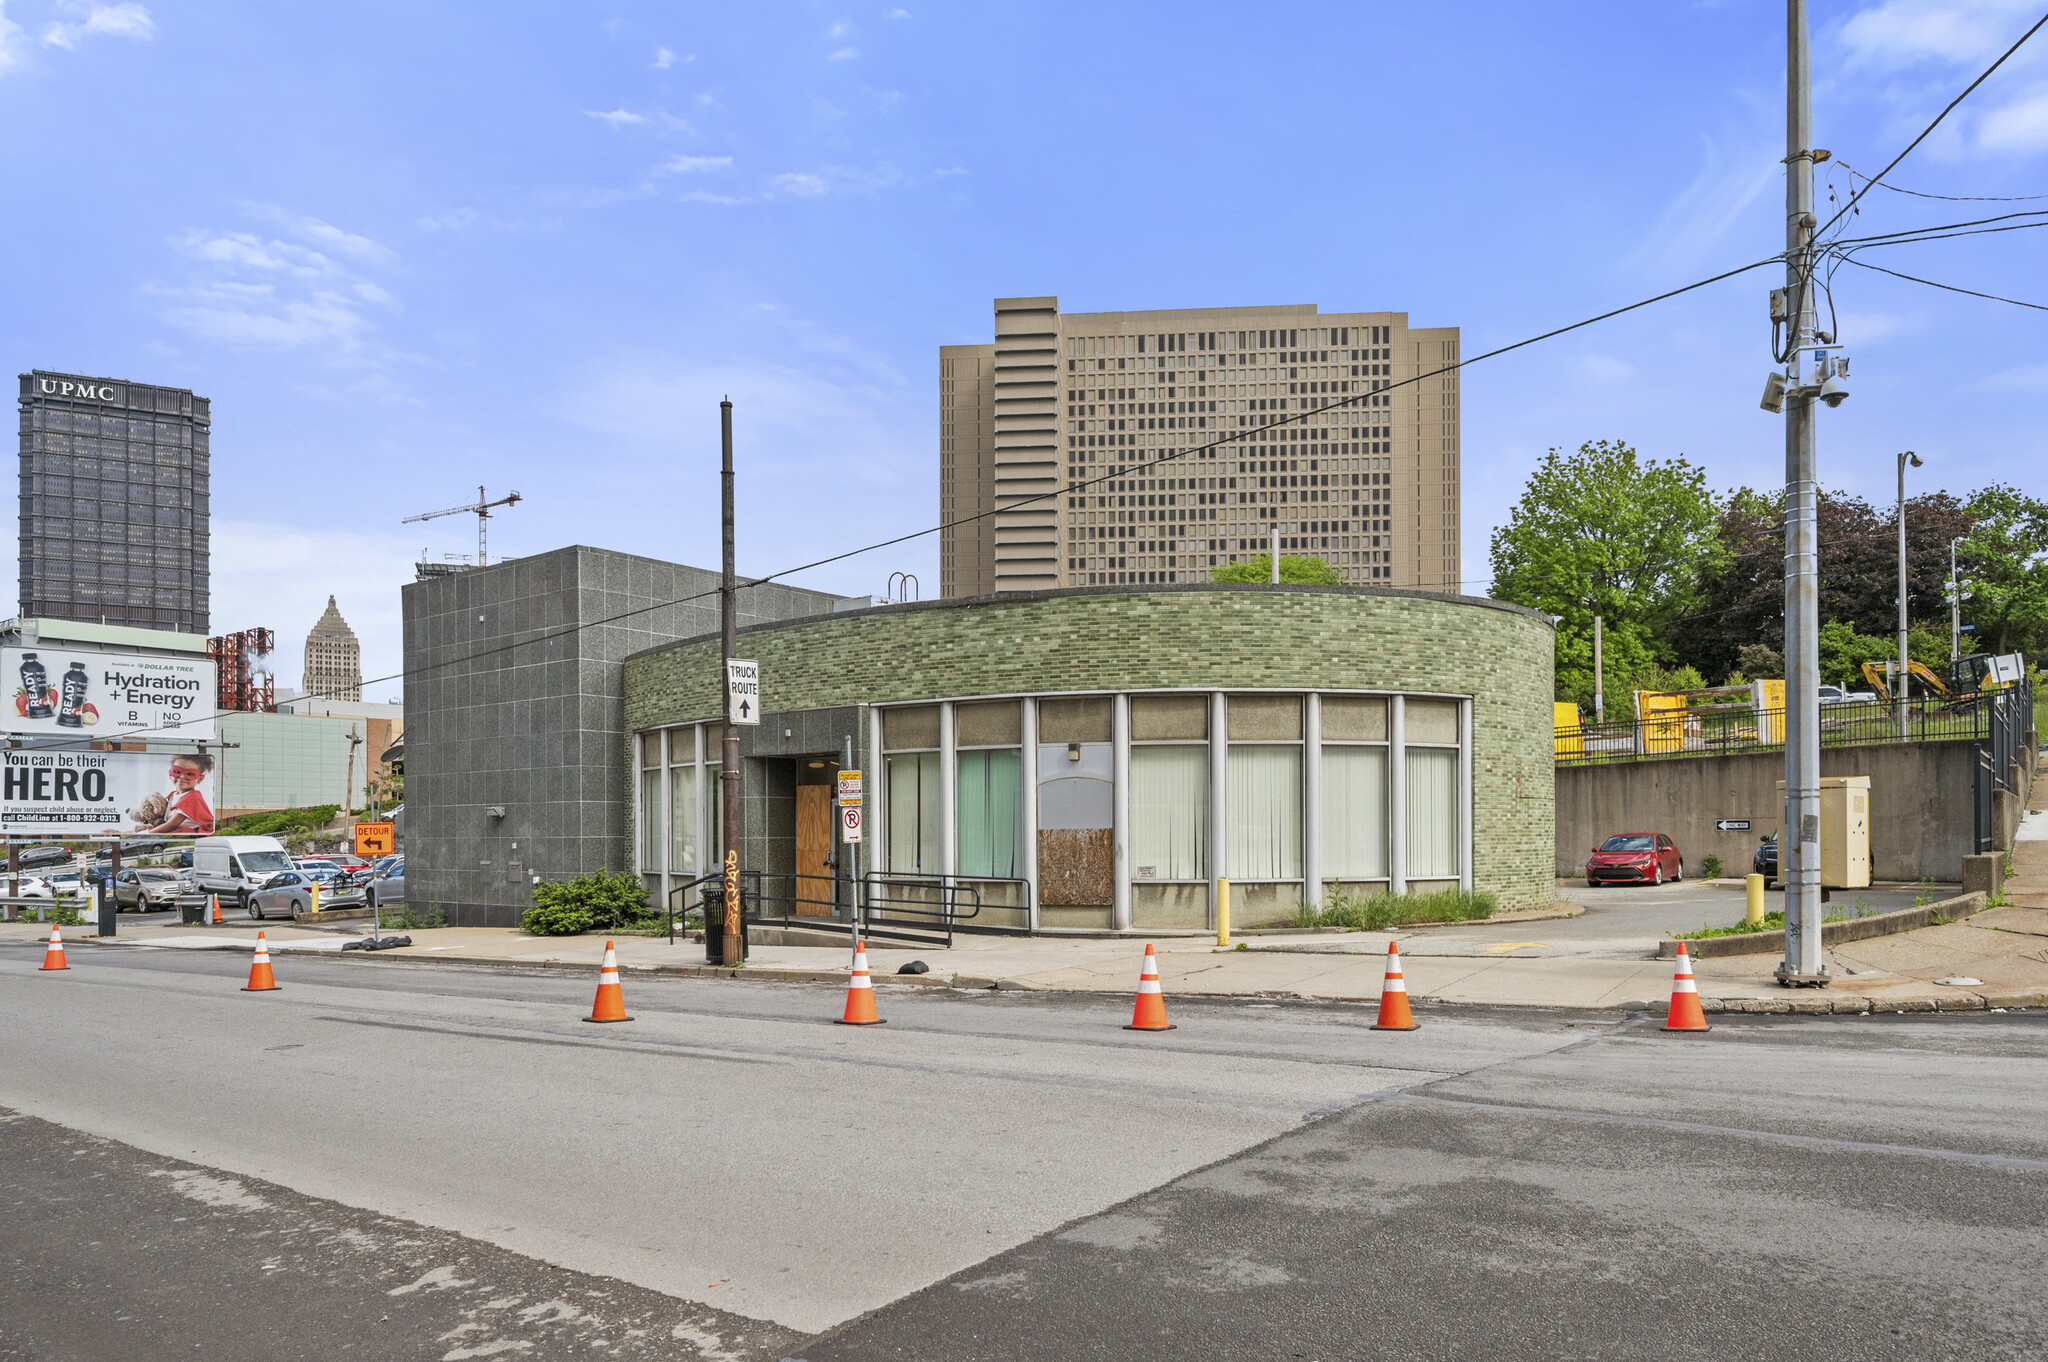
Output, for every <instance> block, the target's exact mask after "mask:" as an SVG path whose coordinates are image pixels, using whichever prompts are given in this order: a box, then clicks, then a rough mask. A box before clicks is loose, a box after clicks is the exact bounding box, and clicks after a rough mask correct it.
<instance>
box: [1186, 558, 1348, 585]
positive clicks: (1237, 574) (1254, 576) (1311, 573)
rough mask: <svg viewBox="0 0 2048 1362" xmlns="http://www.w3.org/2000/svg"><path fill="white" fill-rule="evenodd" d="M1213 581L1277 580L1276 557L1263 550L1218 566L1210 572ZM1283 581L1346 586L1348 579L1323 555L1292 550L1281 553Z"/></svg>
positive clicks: (1287, 582)
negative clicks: (1274, 559) (1327, 561)
mask: <svg viewBox="0 0 2048 1362" xmlns="http://www.w3.org/2000/svg"><path fill="white" fill-rule="evenodd" d="M1209 580H1210V581H1212V582H1270V581H1272V580H1273V557H1272V555H1271V554H1266V553H1262V554H1260V555H1259V556H1258V557H1256V558H1247V559H1245V560H1244V561H1243V562H1242V563H1232V564H1231V565H1230V566H1229V567H1220V568H1217V569H1216V570H1215V571H1214V572H1211V573H1210V574H1209ZM1280 584H1281V585H1282V586H1288V585H1293V586H1342V585H1343V584H1344V579H1343V578H1342V577H1340V576H1339V575H1338V574H1337V569H1335V568H1333V567H1331V566H1330V565H1329V564H1328V563H1326V562H1324V561H1323V560H1322V559H1320V558H1311V557H1309V556H1307V555H1305V554H1304V555H1301V556H1296V555H1294V554H1290V553H1284V554H1282V555H1280Z"/></svg>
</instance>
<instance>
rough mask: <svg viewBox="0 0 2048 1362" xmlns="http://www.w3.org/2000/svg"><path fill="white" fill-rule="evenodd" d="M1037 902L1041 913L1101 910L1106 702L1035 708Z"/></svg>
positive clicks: (1110, 777) (1107, 888) (1111, 772)
mask: <svg viewBox="0 0 2048 1362" xmlns="http://www.w3.org/2000/svg"><path fill="white" fill-rule="evenodd" d="M1038 713H1039V727H1040V734H1041V739H1042V740H1041V741H1040V743H1039V747H1038V896H1039V902H1040V903H1043V904H1045V905H1047V906H1048V907H1105V906H1107V905H1108V904H1109V902H1110V899H1111V897H1112V891H1113V881H1112V874H1113V868H1114V860H1113V855H1112V848H1111V839H1110V823H1111V820H1112V817H1113V807H1112V805H1113V795H1114V791H1115V785H1114V779H1115V760H1114V756H1113V754H1112V751H1111V747H1110V742H1109V728H1110V712H1109V699H1108V697H1106V696H1077V697H1073V698H1071V699H1059V700H1042V701H1040V702H1039V711H1038Z"/></svg>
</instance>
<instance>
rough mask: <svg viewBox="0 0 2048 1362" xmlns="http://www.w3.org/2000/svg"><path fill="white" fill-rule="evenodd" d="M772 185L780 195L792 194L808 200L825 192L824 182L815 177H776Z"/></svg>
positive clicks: (787, 175) (792, 175)
mask: <svg viewBox="0 0 2048 1362" xmlns="http://www.w3.org/2000/svg"><path fill="white" fill-rule="evenodd" d="M772 183H773V184H774V186H775V188H776V189H778V190H780V191H781V192H782V193H784V194H794V195H796V196H797V197H799V198H810V197H813V196H814V195H818V194H822V193H824V192H825V181H824V180H822V179H820V178H819V177H818V176H816V175H797V174H783V175H777V176H776V177H775V179H774V180H773V182H772Z"/></svg>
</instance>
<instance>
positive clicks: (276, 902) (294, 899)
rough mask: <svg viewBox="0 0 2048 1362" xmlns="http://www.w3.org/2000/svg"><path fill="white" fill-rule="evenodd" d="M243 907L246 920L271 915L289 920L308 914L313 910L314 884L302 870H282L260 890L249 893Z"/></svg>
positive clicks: (260, 918) (259, 918)
mask: <svg viewBox="0 0 2048 1362" xmlns="http://www.w3.org/2000/svg"><path fill="white" fill-rule="evenodd" d="M244 906H245V907H246V908H247V910H248V913H249V916H250V917H253V918H256V919H257V920H259V921H260V920H262V919H263V918H267V917H269V916H270V915H271V914H272V913H282V914H284V915H285V916H286V917H290V916H291V915H292V914H293V913H306V912H311V911H312V908H313V880H312V879H311V878H310V877H309V876H308V875H307V874H306V872H305V871H303V870H283V871H279V872H278V873H277V874H275V875H272V876H271V877H270V878H269V879H268V880H266V881H265V882H264V883H263V886H262V887H261V888H259V889H252V890H250V891H249V892H248V894H247V896H246V900H245V903H244Z"/></svg>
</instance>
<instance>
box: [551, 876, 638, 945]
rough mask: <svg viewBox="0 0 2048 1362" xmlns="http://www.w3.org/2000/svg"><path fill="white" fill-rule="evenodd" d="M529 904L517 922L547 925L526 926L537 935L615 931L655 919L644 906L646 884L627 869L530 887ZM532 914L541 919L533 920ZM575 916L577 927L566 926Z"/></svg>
mask: <svg viewBox="0 0 2048 1362" xmlns="http://www.w3.org/2000/svg"><path fill="white" fill-rule="evenodd" d="M533 903H534V906H533V907H532V908H530V909H528V910H527V913H526V916H525V917H524V918H522V919H521V922H522V923H531V922H533V921H536V920H538V921H542V922H546V923H549V924H551V925H550V926H548V927H547V928H546V929H545V930H543V929H539V928H535V927H532V926H530V925H529V926H528V927H527V930H528V931H532V932H534V933H535V934H536V935H541V936H567V935H570V934H572V933H575V932H587V931H593V930H594V931H602V932H610V931H618V930H621V929H623V928H626V927H631V926H634V925H636V924H638V923H642V922H645V921H647V920H648V919H649V918H651V917H654V916H657V915H656V914H655V912H654V910H653V909H651V908H649V907H648V906H647V886H646V884H644V883H643V882H642V881H641V879H640V877H639V876H638V875H635V874H634V873H632V872H631V871H629V870H621V871H618V872H617V873H614V872H612V871H609V870H599V871H595V872H593V873H592V874H589V875H578V876H577V877H576V878H575V879H573V880H567V881H563V882H560V883H551V884H537V885H535V886H534V888H533ZM544 910H545V911H544ZM535 914H542V916H541V917H539V918H538V919H536V918H535ZM579 917H580V919H581V921H582V925H581V926H575V927H572V926H568V925H566V924H568V923H569V922H571V921H575V920H577V919H578V918H579Z"/></svg>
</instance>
